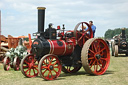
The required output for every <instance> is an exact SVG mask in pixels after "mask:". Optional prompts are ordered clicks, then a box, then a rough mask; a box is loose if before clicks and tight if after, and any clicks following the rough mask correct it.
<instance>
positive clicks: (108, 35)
mask: <svg viewBox="0 0 128 85" xmlns="http://www.w3.org/2000/svg"><path fill="white" fill-rule="evenodd" d="M121 30H122V29H121V28H116V29H113V30H112V29H108V30H107V31H106V32H105V34H104V37H105V39H111V38H113V36H115V35H117V34H120V33H121ZM125 33H126V36H127V37H128V28H126V30H125Z"/></svg>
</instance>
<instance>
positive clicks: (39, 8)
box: [37, 7, 46, 10]
mask: <svg viewBox="0 0 128 85" xmlns="http://www.w3.org/2000/svg"><path fill="white" fill-rule="evenodd" d="M37 9H38V10H45V9H46V8H45V7H37Z"/></svg>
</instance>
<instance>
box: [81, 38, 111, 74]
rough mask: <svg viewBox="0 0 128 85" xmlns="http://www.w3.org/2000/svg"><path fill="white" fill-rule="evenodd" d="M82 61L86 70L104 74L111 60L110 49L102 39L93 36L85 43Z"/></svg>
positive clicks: (90, 72)
mask: <svg viewBox="0 0 128 85" xmlns="http://www.w3.org/2000/svg"><path fill="white" fill-rule="evenodd" d="M81 61H82V65H83V67H84V69H85V71H86V72H87V73H89V74H93V75H102V74H104V72H105V71H106V70H107V68H108V66H109V62H110V51H109V48H108V45H107V43H106V42H105V41H104V40H102V39H95V38H91V39H89V40H88V41H86V43H85V44H84V46H83V48H82V53H81Z"/></svg>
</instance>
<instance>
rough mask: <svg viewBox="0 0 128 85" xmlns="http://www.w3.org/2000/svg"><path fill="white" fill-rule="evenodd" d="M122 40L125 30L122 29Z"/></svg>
mask: <svg viewBox="0 0 128 85" xmlns="http://www.w3.org/2000/svg"><path fill="white" fill-rule="evenodd" d="M122 38H125V28H122Z"/></svg>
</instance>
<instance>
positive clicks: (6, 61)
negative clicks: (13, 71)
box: [3, 57, 11, 71]
mask: <svg viewBox="0 0 128 85" xmlns="http://www.w3.org/2000/svg"><path fill="white" fill-rule="evenodd" d="M10 62H11V60H10V58H9V57H5V58H4V62H3V66H4V70H5V71H8V70H9V69H10V66H11V65H10Z"/></svg>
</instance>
